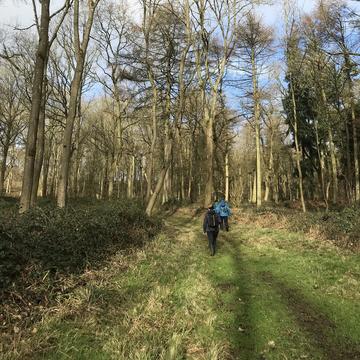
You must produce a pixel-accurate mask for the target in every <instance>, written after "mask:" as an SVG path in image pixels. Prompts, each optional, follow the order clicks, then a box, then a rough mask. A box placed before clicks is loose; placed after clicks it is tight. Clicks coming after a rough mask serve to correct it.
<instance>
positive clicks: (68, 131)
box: [57, 0, 99, 208]
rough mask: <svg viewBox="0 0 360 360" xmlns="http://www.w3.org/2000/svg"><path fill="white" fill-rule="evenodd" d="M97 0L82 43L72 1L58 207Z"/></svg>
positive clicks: (62, 201)
mask: <svg viewBox="0 0 360 360" xmlns="http://www.w3.org/2000/svg"><path fill="white" fill-rule="evenodd" d="M98 2H99V0H95V1H94V2H89V3H88V4H89V9H88V10H89V11H88V18H87V20H86V24H85V27H84V32H83V37H82V43H80V34H79V31H80V23H79V20H80V16H79V0H75V1H74V16H73V25H74V46H75V55H76V67H75V74H74V78H73V80H72V81H71V86H70V100H69V111H68V116H67V119H66V125H65V131H64V136H63V149H62V150H63V151H62V156H61V164H60V166H61V168H60V177H59V184H58V193H57V205H58V206H59V207H61V208H62V207H65V205H66V193H67V187H68V181H69V169H70V159H71V153H72V149H71V145H72V134H73V128H74V122H75V118H76V114H77V109H78V105H79V104H78V102H79V101H81V96H80V94H81V84H82V80H83V72H84V65H85V58H86V51H87V47H88V44H89V39H90V33H91V29H92V24H93V20H94V12H95V9H96V6H97V4H98Z"/></svg>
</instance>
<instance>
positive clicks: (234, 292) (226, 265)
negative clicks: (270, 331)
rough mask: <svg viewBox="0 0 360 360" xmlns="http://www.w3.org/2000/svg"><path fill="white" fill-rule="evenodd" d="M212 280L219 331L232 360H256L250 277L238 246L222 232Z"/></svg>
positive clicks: (257, 355) (213, 266) (257, 356)
mask: <svg viewBox="0 0 360 360" xmlns="http://www.w3.org/2000/svg"><path fill="white" fill-rule="evenodd" d="M211 266H212V272H211V274H210V280H211V281H212V282H213V284H214V285H215V287H216V288H217V290H218V295H219V296H218V299H217V304H216V306H217V307H218V308H219V315H220V318H221V324H220V329H219V331H220V332H221V333H223V334H225V336H226V338H227V340H228V341H229V342H230V359H241V360H246V359H248V360H254V359H258V358H259V354H257V353H256V338H255V331H254V323H253V320H252V319H253V314H252V308H251V301H252V300H251V299H252V296H253V291H252V289H251V274H250V272H248V271H247V269H246V267H245V266H244V263H243V261H242V258H241V254H239V251H238V248H237V247H236V245H235V244H234V243H233V242H232V241H229V240H228V239H227V237H225V240H224V233H223V232H220V234H219V238H218V244H217V255H215V258H214V263H213V264H212V265H211Z"/></svg>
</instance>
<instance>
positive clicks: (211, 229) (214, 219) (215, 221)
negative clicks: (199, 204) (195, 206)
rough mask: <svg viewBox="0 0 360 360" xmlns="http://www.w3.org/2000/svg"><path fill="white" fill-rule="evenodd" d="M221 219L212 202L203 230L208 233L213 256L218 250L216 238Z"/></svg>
mask: <svg viewBox="0 0 360 360" xmlns="http://www.w3.org/2000/svg"><path fill="white" fill-rule="evenodd" d="M219 225H220V219H219V215H218V214H217V213H216V211H215V209H214V206H213V205H212V204H211V205H209V207H208V210H207V212H206V214H205V217H204V223H203V231H204V234H205V233H206V234H207V237H208V240H209V248H210V254H211V256H214V255H215V251H216V238H217V236H218V234H219Z"/></svg>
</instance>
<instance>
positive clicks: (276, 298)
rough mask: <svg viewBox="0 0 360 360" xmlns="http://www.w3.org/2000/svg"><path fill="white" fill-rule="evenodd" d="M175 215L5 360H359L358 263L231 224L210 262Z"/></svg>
mask: <svg viewBox="0 0 360 360" xmlns="http://www.w3.org/2000/svg"><path fill="white" fill-rule="evenodd" d="M201 220H202V219H201V218H200V217H199V216H193V215H192V214H191V213H190V211H188V210H186V209H184V210H180V211H178V212H177V213H176V214H174V215H172V216H171V217H169V218H168V219H167V221H166V226H165V229H164V231H163V232H162V234H161V235H160V236H158V237H157V238H156V239H155V240H154V241H152V242H151V243H149V244H148V245H147V246H146V247H145V248H142V249H137V250H134V251H133V252H132V253H131V254H130V255H129V254H126V255H125V254H122V253H118V254H117V255H115V256H114V257H113V258H112V259H111V260H110V261H109V263H108V265H107V266H106V267H103V268H102V269H100V270H96V271H94V272H91V273H86V274H84V277H85V276H86V281H85V283H84V285H83V286H81V287H78V288H77V289H75V290H74V291H73V292H72V293H71V294H68V296H67V297H66V298H64V299H63V300H62V301H61V302H60V303H59V304H58V306H57V307H56V308H54V309H49V312H48V314H47V315H46V317H45V318H44V319H43V320H42V322H41V323H40V324H38V326H37V327H36V328H34V329H33V334H32V335H31V336H30V337H29V338H28V339H27V340H26V341H23V342H22V343H20V344H19V345H18V346H17V347H16V349H15V351H14V352H12V353H11V354H9V353H8V354H3V355H0V358H3V359H90V360H91V359H139V360H140V359H144V360H145V359H219V360H223V359H224V360H225V359H249V360H253V359H337V360H339V359H345V360H350V359H360V291H359V284H360V282H359V281H360V257H359V255H356V254H354V253H351V252H347V251H345V250H339V249H338V248H336V247H334V246H332V245H331V244H327V243H326V244H325V243H324V244H322V243H319V242H316V241H315V240H309V239H308V238H307V237H306V236H305V235H304V234H300V233H289V232H288V231H285V230H276V229H270V228H262V227H257V226H249V225H242V224H240V223H239V224H234V223H233V224H231V228H230V231H229V232H228V233H225V232H221V233H220V235H219V241H218V252H217V254H216V255H215V257H210V256H209V251H208V249H207V241H206V238H205V235H203V234H202V231H201Z"/></svg>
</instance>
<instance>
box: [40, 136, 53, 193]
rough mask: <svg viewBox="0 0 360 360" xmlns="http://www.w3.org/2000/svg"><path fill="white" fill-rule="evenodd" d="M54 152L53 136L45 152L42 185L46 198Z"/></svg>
mask: <svg viewBox="0 0 360 360" xmlns="http://www.w3.org/2000/svg"><path fill="white" fill-rule="evenodd" d="M51 152H52V137H51V138H50V141H49V144H48V149H47V151H46V152H45V156H44V166H43V176H42V186H41V196H42V197H43V198H45V197H46V196H47V186H48V185H47V184H48V177H49V169H50V159H51Z"/></svg>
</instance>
